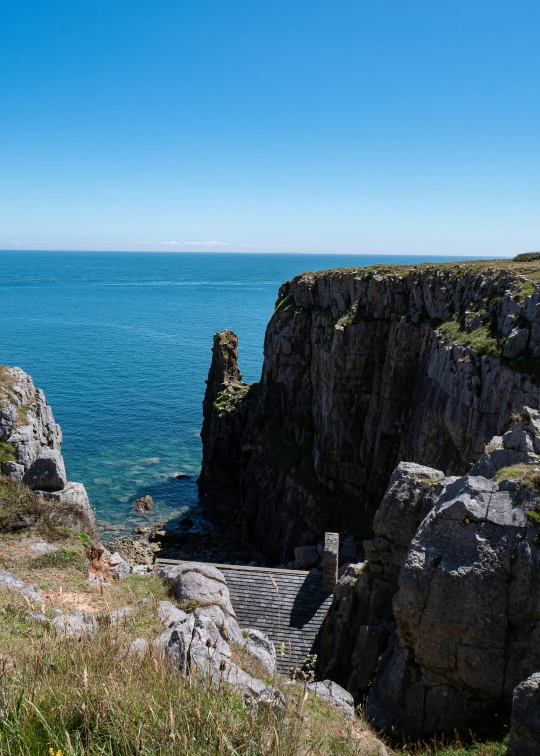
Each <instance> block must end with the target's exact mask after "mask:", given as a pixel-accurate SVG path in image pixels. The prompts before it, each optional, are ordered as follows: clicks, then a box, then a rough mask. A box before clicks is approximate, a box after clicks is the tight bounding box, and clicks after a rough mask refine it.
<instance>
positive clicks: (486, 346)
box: [438, 318, 501, 357]
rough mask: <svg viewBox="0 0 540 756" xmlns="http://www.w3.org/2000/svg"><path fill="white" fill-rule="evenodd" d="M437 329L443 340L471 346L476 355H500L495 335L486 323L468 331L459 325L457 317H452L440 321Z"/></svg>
mask: <svg viewBox="0 0 540 756" xmlns="http://www.w3.org/2000/svg"><path fill="white" fill-rule="evenodd" d="M438 331H439V333H440V334H441V336H442V338H443V339H444V340H445V341H451V342H453V343H454V344H458V345H459V346H465V347H471V349H474V351H475V352H476V353H477V354H478V355H483V354H487V355H489V356H490V357H500V356H501V348H500V346H499V342H498V340H497V337H496V336H495V335H494V334H493V331H492V329H491V328H490V327H489V326H487V325H483V326H480V327H479V328H476V329H475V330H474V331H471V332H470V333H469V332H468V331H465V330H464V329H463V328H462V327H461V325H460V323H459V321H458V320H457V319H455V318H453V319H452V320H447V321H446V322H445V323H441V325H440V326H439V327H438Z"/></svg>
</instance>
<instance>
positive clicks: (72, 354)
mask: <svg viewBox="0 0 540 756" xmlns="http://www.w3.org/2000/svg"><path fill="white" fill-rule="evenodd" d="M457 259H462V258H456V257H446V258H442V257H437V258H435V257H413V256H401V255H400V256H392V257H390V256H384V257H383V256H374V255H293V254H276V255H270V254H244V253H243V254H218V253H214V254H212V253H207V254H193V253H181V254H139V253H92V252H84V253H83V252H77V253H70V252H48V253H44V252H35V253H34V252H0V266H1V267H0V271H1V272H0V295H1V299H2V310H3V316H2V320H3V322H2V329H1V333H0V363H2V364H7V365H18V366H19V367H21V368H23V370H26V371H27V372H28V373H30V375H31V376H32V377H33V379H34V382H35V383H36V385H37V386H39V387H40V388H42V389H43V390H44V391H45V394H46V396H47V399H48V401H49V403H50V404H51V406H52V408H53V411H54V414H55V418H56V421H57V422H58V423H60V425H61V426H62V430H63V433H64V444H63V454H64V458H65V461H66V467H67V472H68V477H69V479H70V480H77V481H81V482H82V483H84V485H85V486H86V488H87V490H88V493H89V496H90V500H91V503H92V506H93V507H94V508H95V510H96V515H97V517H98V518H99V519H100V520H102V521H104V522H107V523H109V526H112V527H113V528H116V530H112V531H111V530H110V529H109V526H107V527H106V526H104V527H105V529H106V530H107V531H108V532H109V533H110V535H111V536H112V537H117V536H120V535H122V531H123V529H124V528H125V529H126V530H128V531H131V530H132V529H133V528H134V527H136V526H148V525H149V524H150V523H154V522H156V521H160V520H161V521H164V520H168V519H170V518H172V517H177V516H178V515H182V514H183V513H185V512H188V511H189V512H190V513H195V514H196V513H197V501H198V500H197V486H196V479H197V476H198V474H199V470H200V460H201V444H200V437H199V433H200V428H201V423H202V407H201V404H202V399H203V395H204V390H205V379H206V377H207V373H208V367H209V365H210V358H211V351H210V350H211V346H212V336H213V334H214V333H215V332H216V331H218V330H222V329H224V328H232V329H233V330H234V331H235V332H236V333H237V334H238V336H239V353H240V368H241V370H242V372H243V375H244V380H246V381H256V380H258V379H259V377H260V371H261V365H262V350H263V341H264V331H265V328H266V324H267V322H268V320H269V318H270V316H271V314H272V312H273V309H274V303H275V300H276V298H277V291H278V287H279V285H280V284H281V283H282V282H283V281H285V280H287V279H289V278H291V277H292V276H294V275H296V274H298V273H301V272H302V271H305V270H320V269H323V268H333V267H341V266H365V265H372V264H374V263H377V262H384V263H385V264H388V263H394V262H397V263H405V264H413V263H419V262H427V261H434V262H442V261H444V260H449V261H450V260H457ZM176 472H183V473H186V475H187V476H188V477H185V478H182V479H176V478H174V477H172V476H173V474H174V473H176ZM146 494H150V495H151V496H152V497H153V498H154V501H155V506H154V510H153V511H152V512H151V513H150V514H146V515H145V514H138V513H136V512H134V511H133V507H132V504H131V502H132V501H133V499H135V498H137V497H139V496H143V495H146Z"/></svg>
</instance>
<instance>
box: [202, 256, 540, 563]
mask: <svg viewBox="0 0 540 756" xmlns="http://www.w3.org/2000/svg"><path fill="white" fill-rule="evenodd" d="M525 268H526V272H527V270H528V268H527V266H525ZM539 302H540V295H539V294H538V293H537V292H536V289H535V288H534V284H533V283H531V281H529V280H528V279H527V278H526V275H524V274H522V273H520V272H519V271H517V270H515V269H513V268H511V267H508V266H500V267H497V266H496V265H495V264H493V263H492V264H491V266H490V265H486V264H485V263H483V264H481V265H478V266H476V265H475V264H473V263H470V264H461V265H456V264H447V265H437V266H418V267H413V268H409V267H405V266H388V267H387V269H382V268H381V267H380V266H378V267H377V268H376V269H373V270H362V269H360V270H344V271H324V272H322V273H318V274H307V273H306V274H303V275H301V276H298V277H296V278H295V279H293V280H292V281H289V282H287V283H285V284H283V285H282V287H281V288H280V291H279V297H278V301H277V303H276V310H275V312H274V315H273V316H272V318H271V320H270V322H269V324H268V328H267V331H266V336H265V344H264V365H263V371H262V376H261V382H260V384H259V385H258V387H257V391H256V394H255V393H253V394H251V391H250V394H251V401H250V408H251V409H250V411H247V409H246V407H245V404H244V403H242V402H241V401H240V402H237V403H231V404H230V405H226V406H225V405H224V408H223V411H222V412H221V415H220V414H219V413H218V415H216V414H215V413H214V414H213V415H212V414H211V413H210V414H209V413H208V411H207V409H205V428H204V429H203V455H204V459H205V460H208V464H206V463H205V464H204V465H203V474H202V476H201V480H200V488H201V493H202V494H203V497H205V498H206V500H207V501H210V499H211V500H212V501H213V502H214V504H215V505H216V506H217V503H218V502H223V501H224V497H223V495H222V492H221V491H220V488H222V491H223V492H225V493H226V497H225V498H228V499H229V500H234V507H235V512H236V514H235V517H236V519H238V520H239V521H240V529H241V531H242V535H243V538H244V540H245V541H247V542H248V543H250V544H251V545H253V546H254V547H255V548H257V550H259V551H262V552H263V553H266V554H267V555H268V556H269V557H270V558H272V559H273V560H275V561H277V562H287V561H288V560H289V559H290V558H291V556H292V550H293V548H294V547H295V546H299V545H310V544H313V545H315V544H316V543H318V541H319V540H320V538H321V536H322V534H323V533H324V531H325V530H339V531H344V530H348V531H350V532H354V533H356V534H358V535H367V534H369V532H370V526H371V520H372V517H373V513H374V511H375V509H376V506H377V504H378V502H379V501H380V497H381V496H382V494H383V492H384V490H385V488H386V486H387V484H388V481H389V478H390V475H391V473H392V471H393V470H394V468H395V466H396V465H397V463H398V462H399V461H400V460H408V461H413V462H417V463H420V464H428V465H430V466H433V467H436V468H439V469H443V470H445V472H447V473H448V474H454V473H456V474H459V473H463V472H464V471H465V470H466V469H468V467H470V465H471V463H472V462H473V461H474V460H475V459H476V458H477V457H478V456H479V455H480V453H481V452H482V448H483V445H484V443H485V442H486V441H487V440H488V439H489V438H491V437H492V436H493V435H495V434H497V433H500V432H502V430H503V429H504V428H505V427H506V425H507V423H508V420H509V417H510V415H511V414H512V412H513V411H515V410H516V409H519V408H520V407H521V406H523V405H525V404H526V405H528V406H530V407H533V408H536V407H539V406H540V389H539V387H538V385H537V383H536V377H537V375H536V371H537V369H538V368H537V366H536V361H537V359H538V358H536V357H534V356H533V355H534V354H535V349H536V351H539V350H538V347H539V346H540V329H539V326H538V325H537V320H540V318H539V315H538V304H539ZM441 324H443V325H447V326H448V325H449V326H451V327H449V328H448V327H447V328H446V329H445V328H444V327H443V328H441ZM537 341H538V344H537ZM509 344H510V348H509V347H508V345H509ZM512 344H513V346H512ZM516 350H517V351H516ZM214 352H215V347H214ZM505 354H512V357H510V356H506V357H505V356H504V355H505ZM235 365H236V363H235ZM213 370H214V363H213V367H212V370H211V373H212V371H213ZM236 370H237V367H236ZM235 380H236V379H235ZM213 387H214V381H213V380H211V381H210V383H209V387H208V389H207V398H206V399H205V407H207V406H208V402H209V400H210V399H211V398H212V397H214V399H213V402H215V401H216V399H215V389H214V388H213ZM225 428H226V429H227V430H225ZM225 438H227V442H226V443H224V442H223V440H224V439H225ZM233 439H234V440H233ZM231 450H234V451H233V454H232V456H231ZM232 457H234V459H232ZM211 459H212V465H210V463H209V461H210V460H211ZM212 466H213V467H212ZM224 469H226V470H227V471H228V472H227V475H226V477H227V480H226V484H225V485H224V486H222V483H221V477H222V475H223V472H222V471H223V470H224ZM215 471H218V472H215ZM220 515H221V516H222V517H223V515H224V513H223V510H220Z"/></svg>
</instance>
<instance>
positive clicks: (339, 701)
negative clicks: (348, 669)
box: [307, 680, 354, 719]
mask: <svg viewBox="0 0 540 756" xmlns="http://www.w3.org/2000/svg"><path fill="white" fill-rule="evenodd" d="M307 689H308V690H309V692H310V693H313V694H314V695H315V696H319V698H323V699H324V700H325V701H328V703H329V704H331V705H332V706H333V707H334V708H335V709H339V711H341V712H342V714H345V716H346V717H348V718H349V719H353V718H354V699H353V697H352V696H351V694H350V693H349V692H348V691H346V690H345V689H344V688H342V687H341V685H338V684H337V683H335V682H332V680H323V681H321V682H312V683H309V684H308V686H307Z"/></svg>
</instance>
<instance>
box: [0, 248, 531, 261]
mask: <svg viewBox="0 0 540 756" xmlns="http://www.w3.org/2000/svg"><path fill="white" fill-rule="evenodd" d="M3 252H16V253H23V254H24V253H27V252H35V253H38V254H45V255H46V254H51V253H52V254H54V253H66V254H85V253H92V254H104V255H108V254H134V255H321V256H322V255H326V256H327V257H328V256H338V255H342V256H349V257H376V256H378V257H459V258H463V259H464V260H466V259H469V258H470V257H481V258H485V259H487V260H490V259H493V260H507V259H512V258H513V257H515V255H516V254H522V253H521V252H516V253H509V254H507V255H504V254H496V253H493V254H489V253H474V252H470V253H468V254H452V253H450V252H449V253H441V252H436V253H429V252H424V253H418V252H294V251H291V250H287V251H282V250H280V251H276V252H268V251H266V252H265V251H249V250H233V249H231V250H220V251H217V250H215V249H214V250H208V249H204V250H180V249H171V250H163V249H160V250H150V249H144V250H139V249H20V248H19V249H0V254H1V253H3Z"/></svg>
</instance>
